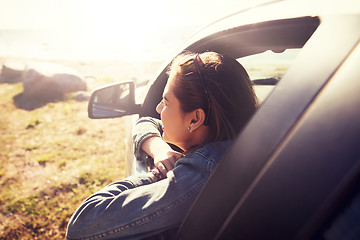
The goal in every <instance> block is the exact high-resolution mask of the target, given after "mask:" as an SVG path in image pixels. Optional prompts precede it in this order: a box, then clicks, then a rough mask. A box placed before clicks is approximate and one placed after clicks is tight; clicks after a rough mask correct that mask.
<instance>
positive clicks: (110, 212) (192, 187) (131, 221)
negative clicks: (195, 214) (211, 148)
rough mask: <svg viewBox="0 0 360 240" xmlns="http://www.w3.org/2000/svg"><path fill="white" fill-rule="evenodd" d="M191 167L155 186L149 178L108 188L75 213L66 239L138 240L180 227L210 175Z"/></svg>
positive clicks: (131, 179)
mask: <svg viewBox="0 0 360 240" xmlns="http://www.w3.org/2000/svg"><path fill="white" fill-rule="evenodd" d="M191 164H192V162H190V163H189V164H185V165H181V166H178V167H177V168H176V169H174V171H170V172H169V173H168V177H167V179H164V180H161V181H158V182H155V183H154V182H153V180H152V178H151V177H150V175H149V174H148V175H141V176H130V177H128V178H126V179H125V180H124V181H120V182H115V183H112V184H110V185H108V186H107V187H105V188H104V189H102V190H101V191H99V192H97V193H95V194H93V195H92V196H90V197H89V198H87V199H86V200H85V201H84V202H83V203H82V204H81V205H80V207H79V208H78V209H77V210H76V212H75V213H74V214H73V216H72V217H71V219H70V221H69V225H68V229H67V238H68V239H80V238H81V239H92V238H99V239H108V238H119V239H141V238H144V237H148V236H152V235H155V234H158V233H160V232H163V231H166V230H168V229H172V228H176V227H179V225H180V224H181V222H182V220H183V219H184V217H185V214H186V212H187V211H188V210H189V209H190V207H191V204H192V202H193V201H194V199H195V197H196V195H197V194H198V193H199V191H200V189H201V188H202V187H203V185H204V184H205V181H206V179H207V177H208V175H209V174H208V173H207V172H206V171H205V170H204V169H203V168H199V167H191ZM199 170H200V171H199Z"/></svg>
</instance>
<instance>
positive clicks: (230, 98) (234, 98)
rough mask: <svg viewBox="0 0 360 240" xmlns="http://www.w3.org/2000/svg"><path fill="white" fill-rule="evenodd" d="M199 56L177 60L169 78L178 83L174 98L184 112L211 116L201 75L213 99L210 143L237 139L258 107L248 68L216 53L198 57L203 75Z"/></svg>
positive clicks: (189, 54)
mask: <svg viewBox="0 0 360 240" xmlns="http://www.w3.org/2000/svg"><path fill="white" fill-rule="evenodd" d="M194 57H195V54H193V53H189V52H187V53H183V54H181V55H179V56H177V57H176V58H175V59H174V60H173V62H172V64H171V66H170V71H169V75H170V78H172V79H174V84H175V88H174V94H175V96H176V97H177V99H178V100H179V101H180V106H181V109H182V111H183V112H191V111H193V110H195V109H198V108H201V109H203V110H204V111H205V113H206V114H208V113H209V109H208V106H209V103H208V98H207V96H206V93H205V91H204V87H203V84H202V82H201V79H200V74H201V76H202V78H203V80H204V82H205V85H206V88H207V91H208V95H209V97H210V106H211V110H210V115H209V117H208V118H209V120H208V127H209V128H210V139H209V142H210V141H222V140H227V139H232V138H234V137H235V136H236V135H237V134H238V133H239V132H240V130H241V129H242V128H243V127H244V125H245V124H246V122H247V121H248V120H249V119H250V117H251V116H252V114H253V113H254V112H255V110H256V107H257V99H256V96H255V93H254V90H253V87H252V82H251V81H250V78H249V75H248V74H247V72H246V70H245V69H244V67H243V66H242V65H241V64H240V63H239V62H237V61H236V60H235V59H233V58H230V57H226V56H223V55H220V54H218V53H215V52H204V53H201V54H199V55H198V57H197V61H198V64H199V70H200V74H199V72H198V71H197V68H196V66H195V63H194Z"/></svg>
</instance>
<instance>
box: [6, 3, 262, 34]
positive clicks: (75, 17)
mask: <svg viewBox="0 0 360 240" xmlns="http://www.w3.org/2000/svg"><path fill="white" fill-rule="evenodd" d="M264 1H265V0H221V1H208V0H197V1H195V0H183V1H179V0H177V1H170V0H133V1H129V0H31V1H29V0H0V29H34V28H35V29H39V28H40V29H42V28H53V27H56V28H79V27H83V28H95V29H96V28H104V27H105V28H106V26H107V25H108V24H110V23H112V24H113V23H119V24H121V25H127V26H129V27H130V26H137V25H147V26H153V25H162V24H170V25H193V24H194V22H196V23H197V24H206V23H209V20H210V21H213V20H216V19H218V18H220V17H222V16H224V14H228V13H232V12H234V10H236V9H239V8H242V7H246V6H250V5H254V4H256V3H259V2H264ZM97 30H98V29H97Z"/></svg>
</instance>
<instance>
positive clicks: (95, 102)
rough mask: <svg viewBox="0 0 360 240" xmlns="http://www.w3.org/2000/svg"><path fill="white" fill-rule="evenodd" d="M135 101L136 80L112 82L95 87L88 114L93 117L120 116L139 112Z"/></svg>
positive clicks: (138, 106)
mask: <svg viewBox="0 0 360 240" xmlns="http://www.w3.org/2000/svg"><path fill="white" fill-rule="evenodd" d="M139 110H140V105H139V104H136V103H135V83H134V81H123V82H117V83H112V84H109V85H106V86H104V87H100V88H97V89H95V90H94V91H93V92H92V93H91V96H90V99H89V103H88V116H89V118H92V119H101V118H118V117H123V116H126V115H131V114H136V113H139Z"/></svg>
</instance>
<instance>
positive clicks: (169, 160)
mask: <svg viewBox="0 0 360 240" xmlns="http://www.w3.org/2000/svg"><path fill="white" fill-rule="evenodd" d="M170 149H171V148H170ZM181 157H182V154H181V153H179V152H176V151H174V150H172V149H171V150H164V151H160V152H158V153H156V154H155V156H154V157H153V159H154V165H155V167H157V168H158V169H159V171H160V172H161V174H162V175H163V176H166V173H167V172H168V171H170V170H172V169H174V166H175V163H176V161H177V160H178V159H179V158H181Z"/></svg>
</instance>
